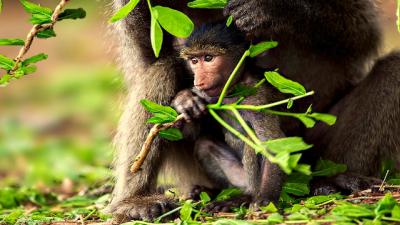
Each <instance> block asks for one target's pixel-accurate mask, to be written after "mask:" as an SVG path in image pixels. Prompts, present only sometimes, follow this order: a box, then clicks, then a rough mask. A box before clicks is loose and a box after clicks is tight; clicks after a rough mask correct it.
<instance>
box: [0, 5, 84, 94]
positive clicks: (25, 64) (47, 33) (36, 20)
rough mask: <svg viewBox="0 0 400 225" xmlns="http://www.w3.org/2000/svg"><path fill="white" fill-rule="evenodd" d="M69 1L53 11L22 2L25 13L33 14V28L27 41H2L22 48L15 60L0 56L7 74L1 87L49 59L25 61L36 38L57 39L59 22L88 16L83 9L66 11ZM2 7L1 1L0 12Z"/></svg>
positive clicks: (0, 64) (42, 56) (1, 79)
mask: <svg viewBox="0 0 400 225" xmlns="http://www.w3.org/2000/svg"><path fill="white" fill-rule="evenodd" d="M69 1H70V0H61V1H60V2H59V3H58V5H57V6H56V7H55V9H54V10H51V9H49V8H47V7H42V6H40V5H38V4H34V3H32V2H29V1H27V0H20V3H21V4H22V5H23V7H24V9H25V11H27V12H28V13H30V14H31V19H30V22H31V23H32V24H33V27H32V28H31V30H30V31H29V33H28V34H27V37H26V39H25V41H23V40H21V39H0V45H6V46H22V47H21V49H20V50H19V53H18V55H17V56H16V57H15V58H14V59H11V58H8V57H6V56H4V55H1V54H0V68H1V69H4V70H6V72H7V73H6V74H5V75H3V76H0V86H5V85H7V84H8V83H9V82H10V81H11V80H14V79H19V78H21V77H22V76H25V75H28V74H31V73H33V72H35V71H36V66H34V65H32V64H34V63H37V62H40V61H42V60H45V59H47V58H48V56H47V55H46V54H44V53H41V54H38V55H35V56H32V57H30V58H27V59H25V60H24V57H25V56H26V54H27V53H28V51H29V50H30V48H31V46H32V44H33V41H34V40H35V38H51V37H55V36H56V33H55V32H54V26H55V24H56V23H57V22H58V21H61V20H65V19H82V18H84V17H85V16H86V12H85V11H84V10H83V9H81V8H79V9H66V10H64V8H65V6H66V5H67V3H68V2H69ZM1 6H2V2H1V1H0V10H1Z"/></svg>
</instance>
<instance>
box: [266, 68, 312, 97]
mask: <svg viewBox="0 0 400 225" xmlns="http://www.w3.org/2000/svg"><path fill="white" fill-rule="evenodd" d="M264 76H265V78H267V80H268V82H269V83H270V84H272V86H274V87H275V88H277V89H278V90H279V91H280V92H282V93H285V94H293V95H295V96H300V95H304V94H306V89H305V88H304V87H303V85H301V84H299V83H297V82H295V81H292V80H289V79H287V78H285V77H283V76H282V75H280V74H279V73H278V72H275V71H268V72H265V73H264Z"/></svg>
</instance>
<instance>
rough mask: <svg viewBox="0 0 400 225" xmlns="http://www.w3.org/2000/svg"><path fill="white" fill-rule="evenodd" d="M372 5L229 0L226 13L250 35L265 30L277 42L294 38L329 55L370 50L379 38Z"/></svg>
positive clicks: (363, 1)
mask: <svg viewBox="0 0 400 225" xmlns="http://www.w3.org/2000/svg"><path fill="white" fill-rule="evenodd" d="M373 4H374V2H373V1H371V0H353V1H343V0H332V1H315V0H231V1H229V3H228V5H227V6H226V8H225V14H228V15H232V16H233V18H234V19H235V21H236V25H237V26H238V27H239V29H241V30H243V31H246V32H248V33H250V34H256V35H257V34H265V33H266V32H267V33H268V34H269V35H270V37H268V36H267V38H271V37H272V38H274V39H275V38H276V39H278V40H277V41H280V40H279V39H280V38H281V37H282V36H284V37H293V38H294V39H295V40H293V41H295V42H300V43H301V44H302V45H303V46H311V47H312V48H313V49H316V50H320V51H321V50H323V52H326V51H328V53H331V55H332V53H335V55H342V54H346V55H349V54H351V55H353V56H362V55H364V54H368V55H370V54H371V53H373V52H372V51H374V50H376V49H377V47H378V44H379V40H380V37H379V32H378V31H379V28H378V27H379V26H378V24H377V23H376V19H375V17H376V15H375V6H373ZM264 38H265V37H264ZM284 41H287V40H284ZM323 52H319V53H323Z"/></svg>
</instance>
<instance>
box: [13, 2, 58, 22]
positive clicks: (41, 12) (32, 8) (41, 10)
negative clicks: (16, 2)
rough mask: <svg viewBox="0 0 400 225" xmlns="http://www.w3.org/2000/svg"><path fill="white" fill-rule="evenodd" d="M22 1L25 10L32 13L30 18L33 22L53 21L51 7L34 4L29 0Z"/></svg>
mask: <svg viewBox="0 0 400 225" xmlns="http://www.w3.org/2000/svg"><path fill="white" fill-rule="evenodd" d="M20 2H21V4H22V5H23V6H24V9H25V11H27V12H28V13H30V14H31V15H32V17H31V20H30V21H31V23H33V24H44V23H50V22H51V15H52V13H53V11H52V10H51V9H49V8H46V7H42V6H40V5H38V4H34V3H32V2H29V1H27V0H20Z"/></svg>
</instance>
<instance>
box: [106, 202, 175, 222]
mask: <svg viewBox="0 0 400 225" xmlns="http://www.w3.org/2000/svg"><path fill="white" fill-rule="evenodd" d="M177 206H178V205H177V201H176V200H174V199H172V198H168V197H166V196H164V195H150V196H136V197H132V198H130V199H126V200H123V201H120V202H114V203H112V205H110V206H109V209H108V211H109V212H110V213H111V214H112V215H113V223H115V224H121V223H124V222H128V221H130V220H144V221H154V220H155V219H156V218H157V217H159V216H161V215H162V214H164V213H166V212H169V211H171V210H173V209H174V208H176V207H177Z"/></svg>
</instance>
